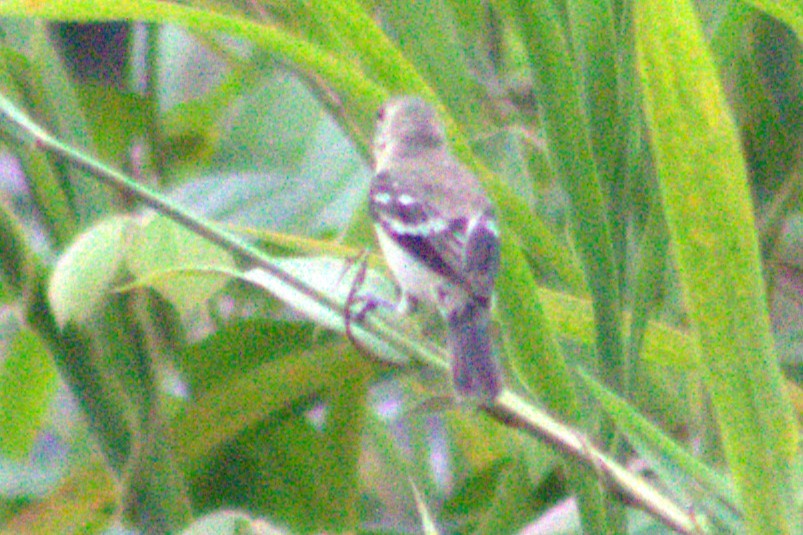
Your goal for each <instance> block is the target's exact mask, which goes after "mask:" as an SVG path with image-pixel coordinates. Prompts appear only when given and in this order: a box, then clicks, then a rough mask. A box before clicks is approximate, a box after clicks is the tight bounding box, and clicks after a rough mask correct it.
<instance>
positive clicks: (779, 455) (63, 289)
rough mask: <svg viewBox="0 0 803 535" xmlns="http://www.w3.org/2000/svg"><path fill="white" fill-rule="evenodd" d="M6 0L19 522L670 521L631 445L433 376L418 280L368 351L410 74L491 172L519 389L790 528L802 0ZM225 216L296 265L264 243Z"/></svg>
mask: <svg viewBox="0 0 803 535" xmlns="http://www.w3.org/2000/svg"><path fill="white" fill-rule="evenodd" d="M0 17H2V18H1V19H0V38H1V40H0V96H1V97H2V98H0V114H2V118H0V132H2V142H3V152H2V158H3V160H2V164H0V165H2V170H3V188H4V189H3V192H2V196H0V240H2V249H0V255H2V257H1V258H0V261H1V262H2V271H1V272H0V299H2V301H1V302H0V304H2V311H3V313H2V314H0V325H1V326H2V328H0V348H2V358H0V530H2V532H4V533H5V532H8V533H23V532H25V533H65V532H71V533H75V532H89V533H94V532H104V531H105V530H108V529H112V528H115V529H121V526H126V527H127V528H130V529H135V530H139V531H141V532H148V533H154V532H156V533H159V532H165V533H174V532H182V530H184V531H183V532H186V533H229V532H231V533H233V532H235V531H237V530H240V531H238V532H255V533H265V532H270V531H269V530H271V529H280V528H281V529H282V530H285V531H286V532H289V533H313V532H355V533H407V532H420V531H424V532H427V533H438V532H443V533H452V532H454V533H515V532H519V531H520V530H522V529H525V527H529V528H530V529H536V527H538V529H541V530H545V529H547V528H546V526H547V525H548V524H549V525H552V527H553V528H554V529H557V530H558V531H559V530H561V529H562V530H565V531H567V532H585V533H640V532H645V533H646V532H650V533H662V532H669V528H667V527H665V525H664V524H665V523H666V518H667V515H663V514H662V513H661V512H660V511H655V510H650V512H649V513H647V512H644V511H636V509H635V508H633V507H627V506H626V505H625V503H629V504H633V503H635V502H637V501H638V499H639V498H645V496H642V495H639V493H638V492H635V493H634V494H632V495H625V496H621V495H617V494H616V493H613V492H610V491H606V490H605V489H608V488H610V486H611V485H610V481H608V479H607V477H606V474H607V471H608V469H609V468H610V467H607V466H596V467H594V466H588V463H586V462H584V461H583V455H582V454H574V455H573V454H570V453H566V452H565V451H564V452H563V453H561V452H560V451H563V450H560V451H558V450H555V449H552V448H550V447H548V446H546V445H545V444H544V443H543V442H542V441H540V440H538V439H536V438H535V437H534V436H533V434H531V433H524V432H522V431H520V430H517V429H516V426H515V425H513V424H512V423H511V422H510V421H508V422H505V421H504V420H500V419H499V418H496V417H493V415H494V413H493V411H490V412H487V413H486V412H482V411H479V410H476V409H472V408H470V407H457V408H447V409H446V410H442V411H438V410H433V409H432V408H431V400H432V399H433V397H437V396H443V395H448V394H449V385H448V374H447V373H445V372H446V371H447V366H446V365H445V361H444V359H443V354H442V352H441V351H440V350H439V349H438V344H437V343H434V344H433V343H432V340H433V339H434V340H436V341H437V321H434V322H429V321H428V318H427V315H426V311H425V312H424V313H423V314H421V315H419V316H416V317H415V318H413V319H411V320H405V321H403V322H398V321H397V320H394V319H393V318H387V319H388V320H389V321H388V322H386V323H385V324H384V328H382V326H381V325H380V326H378V327H376V326H374V325H373V323H371V326H370V328H369V331H370V333H373V334H375V335H376V336H375V337H374V338H372V339H371V340H373V341H372V342H371V343H368V344H367V345H366V348H367V350H368V353H370V354H371V357H369V356H368V355H365V354H362V353H360V352H359V351H357V349H356V348H355V347H354V346H353V344H351V343H350V342H349V341H347V340H346V338H345V337H344V336H343V335H342V317H341V310H342V308H341V307H339V306H338V303H342V299H343V293H344V289H343V284H342V282H343V281H342V280H341V275H342V273H343V271H344V267H347V263H344V262H343V259H344V258H348V257H353V256H354V255H356V254H357V253H359V252H360V251H361V250H363V249H364V248H365V247H367V246H369V245H371V244H372V240H373V237H372V234H371V226H370V221H369V220H368V217H367V212H366V203H365V193H366V190H367V185H368V181H369V179H370V140H371V135H372V130H373V117H374V114H375V112H376V110H377V108H378V107H379V106H380V105H381V103H382V102H383V101H384V100H385V99H386V98H387V97H388V96H389V95H392V94H419V95H422V96H424V97H425V98H427V99H429V100H431V101H432V102H433V103H436V105H437V106H438V108H439V111H440V113H441V115H442V117H443V118H444V121H445V123H446V125H447V129H448V131H449V137H450V142H451V143H452V146H453V147H454V150H455V152H456V153H457V154H458V156H459V157H460V158H461V159H462V160H463V161H464V162H465V163H466V164H467V165H469V166H470V167H471V168H472V169H473V170H474V171H475V172H476V173H477V174H478V175H479V176H480V177H481V180H482V181H483V183H484V184H485V185H486V187H487V189H488V191H489V193H490V194H491V196H492V198H493V200H494V202H495V204H496V206H497V211H498V215H499V217H500V220H501V223H502V229H503V235H504V243H503V266H502V271H501V274H500V278H499V282H498V288H497V290H498V291H497V302H496V306H495V320H496V324H497V330H498V334H499V337H498V338H499V348H500V354H502V355H503V357H504V362H505V367H506V369H507V376H508V383H509V384H508V386H509V388H510V392H511V393H512V392H515V393H516V394H517V396H516V397H508V396H507V393H506V397H504V399H501V400H500V402H499V405H500V406H501V407H512V412H513V414H514V416H522V415H523V414H525V413H526V412H527V411H528V410H530V409H534V408H536V407H539V408H541V409H543V410H545V411H546V412H548V413H549V414H551V415H553V416H554V417H555V418H557V419H558V420H560V421H561V422H562V423H564V424H566V425H567V426H569V427H570V428H572V429H574V430H575V432H573V433H568V434H566V435H565V438H566V439H567V441H571V440H572V439H573V438H577V437H582V440H588V441H589V444H590V443H591V442H593V443H594V444H595V445H596V446H598V447H600V448H601V449H603V450H604V451H606V452H608V453H609V455H610V458H611V459H613V460H614V461H612V462H615V463H617V464H616V466H619V463H621V464H623V465H624V464H627V462H626V461H627V460H631V461H632V459H634V458H635V457H638V458H640V459H641V460H642V461H646V462H647V463H649V467H650V470H651V472H652V479H651V482H652V483H651V484H652V485H653V487H654V488H655V489H656V490H657V492H658V493H659V494H661V495H663V496H665V497H666V498H667V499H668V500H670V501H671V502H673V503H674V504H677V505H678V506H679V507H680V509H681V510H684V511H686V512H687V520H689V522H690V523H691V525H692V528H689V530H688V531H689V532H691V531H693V530H699V531H703V532H723V533H730V532H738V533H742V532H747V533H789V534H794V533H799V532H800V529H801V511H802V510H803V491H802V490H801V488H802V487H801V481H803V477H802V476H801V474H802V473H803V472H802V471H801V462H800V459H801V455H800V450H799V436H800V428H799V415H800V411H801V406H803V401H801V400H803V395H801V391H800V383H801V381H802V380H803V374H802V373H801V354H803V346H801V344H800V341H799V340H800V332H801V327H802V325H801V324H802V323H803V322H801V320H800V318H801V317H803V314H801V309H803V294H801V291H800V288H801V286H803V284H801V275H800V274H801V273H803V254H801V246H802V244H803V218H801V203H800V198H801V196H800V191H801V187H800V185H801V178H800V171H801V165H800V164H801V147H803V143H801V133H803V104H802V103H803V100H802V99H801V88H802V87H803V84H801V82H802V81H803V77H802V71H801V67H802V66H803V65H802V64H801V57H802V56H801V36H803V9H801V7H800V5H799V4H798V3H796V2H793V1H783V0H779V1H774V2H773V1H770V0H764V1H760V0H754V1H751V2H741V1H731V2H706V1H703V2H699V3H698V4H694V5H692V4H691V3H689V2H687V1H676V0H671V1H670V0H663V1H662V0H649V1H642V2H633V3H630V2H605V1H603V2H600V1H596V0H595V1H591V0H589V1H577V2H565V3H563V2H550V1H549V0H543V1H524V0H521V1H519V0H509V1H504V0H502V1H480V0H476V1H468V2H463V1H460V2H457V1H450V0H431V1H427V2H409V3H408V2H393V1H387V2H385V1H377V2H370V1H359V0H321V1H318V2H271V1H266V2H259V1H242V2H229V3H224V2H214V1H213V2H185V3H182V4H172V3H166V2H149V1H142V2H130V3H120V2H113V1H102V0H92V1H83V2H71V1H67V0H62V1H44V0H42V1H35V0H25V1H14V0H7V1H5V2H2V3H0ZM109 21H122V22H121V23H119V24H117V25H116V26H115V27H114V32H113V34H114V35H115V36H117V38H118V40H117V42H116V43H114V42H113V43H112V44H108V43H107V44H106V46H109V47H110V48H109V49H108V50H107V51H106V52H105V53H101V51H100V49H99V47H98V46H96V45H99V44H100V43H101V42H102V41H100V40H99V39H96V40H95V41H91V42H90V43H89V44H86V45H84V46H83V47H79V48H81V49H82V50H83V51H84V52H86V51H94V52H96V53H97V56H96V57H94V60H98V59H100V58H104V57H105V58H106V59H108V58H110V57H112V56H113V55H114V54H115V53H121V56H120V61H119V63H117V64H116V65H117V66H118V67H120V68H119V69H117V70H116V69H115V68H114V66H113V67H112V68H111V70H107V71H104V70H102V69H103V65H100V66H97V65H96V68H95V69H90V70H89V71H87V70H85V69H77V68H76V65H75V55H74V53H75V51H73V52H70V47H69V44H70V43H74V42H76V41H75V40H76V37H75V35H74V34H72V33H71V32H72V31H74V29H75V27H74V26H70V25H67V24H56V23H57V22H60V23H67V22H70V23H74V22H82V23H97V22H109ZM90 61H92V58H90ZM99 69H100V70H99ZM86 72H94V74H90V75H86ZM98 73H102V74H98ZM104 165H106V166H108V168H110V169H111V171H110V170H109V169H107V168H106V167H103V166H104ZM114 170H117V171H122V172H123V173H124V174H125V177H128V180H130V181H131V183H135V184H139V185H140V186H145V187H146V188H148V189H149V190H152V191H155V192H158V198H160V199H165V200H166V202H167V203H168V206H181V207H184V208H186V209H187V210H189V211H190V212H192V213H195V214H197V215H199V216H202V217H203V218H205V219H206V220H210V221H213V222H218V223H222V224H225V225H226V226H225V227H224V230H220V227H212V228H207V227H205V226H204V224H203V223H199V224H190V225H189V226H186V225H184V226H181V225H177V224H176V223H175V222H172V221H171V220H169V219H167V218H165V217H164V215H171V214H174V212H170V210H157V211H161V212H162V215H161V216H157V215H156V213H154V211H153V210H146V209H145V208H144V207H143V206H142V204H141V203H139V200H140V199H141V198H142V197H141V196H139V194H138V193H136V192H137V191H139V190H138V189H137V188H136V187H135V186H132V185H130V184H129V185H126V183H125V182H123V183H122V185H119V183H118V186H117V188H116V189H113V188H109V187H108V186H107V185H104V184H108V183H109V182H110V179H109V177H110V176H116V175H114ZM125 177H123V180H125ZM111 181H112V182H113V180H111ZM168 212H169V213H168ZM232 230H233V231H236V232H241V233H247V234H248V235H249V236H250V237H251V238H252V239H253V240H255V241H256V243H257V245H258V246H259V248H260V249H262V250H263V251H265V254H266V255H268V257H269V261H266V265H267V266H268V267H270V266H273V265H275V266H278V268H280V269H281V270H282V273H287V274H289V279H285V278H282V277H277V276H276V275H275V274H271V273H272V272H270V270H269V269H268V275H267V276H265V275H264V273H263V274H262V275H259V274H255V272H253V271H248V270H249V269H250V268H251V266H252V264H253V262H252V261H253V260H254V257H253V256H249V255H248V254H245V258H244V257H243V255H238V254H234V253H232V247H228V248H227V249H226V248H222V247H221V242H226V240H227V239H228V238H227V236H228V234H226V232H228V231H232ZM199 233H200V234H202V235H203V236H205V237H206V238H210V237H212V238H213V239H214V240H216V244H213V243H211V242H210V241H209V240H208V239H205V238H202V237H200V236H199ZM218 238H219V239H218ZM223 245H225V243H223ZM233 249H234V250H235V251H238V249H237V247H234V248H233ZM369 264H370V266H371V270H370V276H369V283H368V286H369V287H370V288H371V289H374V290H376V291H387V286H388V284H387V281H386V280H384V279H382V278H381V277H380V275H381V274H382V273H383V270H382V263H381V259H378V258H373V257H372V258H371V259H370V261H369ZM259 265H262V264H259ZM346 278H347V279H348V277H346ZM297 281H303V283H304V288H311V289H312V292H311V293H310V292H306V291H298V288H299V286H297V285H296V283H297ZM338 281H340V282H341V284H338ZM347 290H348V288H346V290H345V291H347ZM288 307H289V308H288ZM290 309H293V310H295V311H298V312H301V313H302V315H301V316H299V315H296V314H295V313H291V312H290ZM303 318H310V319H309V320H306V319H303ZM419 320H420V321H419ZM429 323H434V324H435V325H434V326H433V325H429ZM360 332H361V333H363V331H360ZM363 334H364V333H363ZM363 334H360V336H363ZM366 336H367V335H366ZM361 340H362V338H361ZM67 392H69V394H67ZM511 400H514V401H511ZM422 403H423V404H424V405H422ZM517 404H518V405H517ZM422 407H423V408H422ZM79 415H80V416H79ZM514 422H515V420H514ZM612 466H613V465H612ZM629 466H630V467H631V468H632V469H633V470H634V471H635V470H637V468H638V464H637V463H633V462H631V463H630V464H629ZM570 496H574V497H575V498H576V499H577V504H578V505H579V509H578V511H579V512H576V511H575V510H573V509H571V508H570V507H568V506H567V504H566V502H565V501H563V500H564V499H565V498H567V497H570ZM622 498H624V499H622ZM645 499H646V498H645ZM639 503H640V502H639ZM651 503H654V502H651ZM556 518H557V519H558V521H557V523H558V525H559V527H558V528H555V523H556V520H555V519H556ZM550 523H551V524H550Z"/></svg>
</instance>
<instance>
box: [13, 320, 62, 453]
mask: <svg viewBox="0 0 803 535" xmlns="http://www.w3.org/2000/svg"><path fill="white" fill-rule="evenodd" d="M57 379H58V376H57V374H56V368H55V366H54V365H53V360H52V359H51V358H50V354H49V353H48V351H47V349H46V348H45V345H44V343H43V342H42V340H41V339H40V338H39V337H38V336H37V335H36V333H34V332H33V331H31V330H29V329H27V328H23V329H21V330H20V331H18V332H17V333H16V334H15V335H14V338H13V339H12V341H11V344H10V345H9V347H8V351H7V352H6V354H5V358H4V359H2V360H0V454H3V455H6V456H8V457H9V458H11V459H12V460H22V459H24V458H25V457H26V456H27V455H29V454H30V452H31V448H32V447H33V444H34V441H35V440H36V438H37V436H38V434H39V431H40V429H41V427H42V422H43V421H44V418H45V415H46V414H47V410H48V408H49V407H50V403H51V402H52V401H53V395H54V394H55V391H56V385H57V384H58V381H57Z"/></svg>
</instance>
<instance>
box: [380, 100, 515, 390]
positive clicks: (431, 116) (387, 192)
mask: <svg viewBox="0 0 803 535" xmlns="http://www.w3.org/2000/svg"><path fill="white" fill-rule="evenodd" d="M373 157H374V175H373V178H372V180H371V186H370V190H369V204H370V213H371V217H372V219H373V221H374V228H375V230H376V234H377V238H378V242H379V245H380V248H381V250H382V253H383V255H384V257H385V261H386V263H387V265H388V268H389V269H390V271H391V273H392V274H393V276H394V278H395V279H396V282H397V283H398V286H399V288H400V290H401V298H400V300H399V303H398V304H397V308H398V310H399V311H400V312H407V311H409V310H410V309H411V307H412V306H414V305H415V303H417V302H418V300H424V301H429V302H431V303H433V304H434V305H435V307H436V308H437V309H438V310H439V312H440V313H441V315H442V316H443V317H444V319H445V322H446V324H447V331H448V344H449V350H450V353H451V356H452V383H453V386H454V389H455V391H456V393H457V395H458V396H459V397H460V398H469V399H475V400H478V401H480V402H491V401H493V400H494V399H495V398H496V397H497V396H498V395H499V393H500V392H501V390H502V388H503V381H502V374H501V370H500V364H499V362H498V359H497V357H496V355H495V352H494V345H493V340H492V337H491V333H490V313H491V303H492V297H493V291H494V285H495V281H496V276H497V273H498V271H499V264H500V241H499V227H498V224H497V220H496V217H495V215H494V210H493V206H492V205H491V202H490V201H489V199H488V196H487V194H486V192H485V191H484V189H483V188H482V186H481V185H480V183H479V181H478V180H477V178H476V177H475V176H474V175H473V174H472V173H471V172H470V171H469V170H468V169H467V168H466V167H464V166H463V165H462V164H461V163H460V162H459V161H458V160H457V159H456V158H455V157H454V156H453V155H452V153H451V152H450V150H449V147H448V145H447V142H446V136H445V132H444V128H443V125H442V123H441V122H440V121H439V118H438V116H437V113H436V111H435V109H434V107H433V106H432V105H430V104H429V103H428V102H426V101H425V100H423V99H421V98H419V97H416V96H400V97H394V98H391V99H390V100H388V101H387V102H386V103H385V104H384V105H383V106H382V107H381V108H380V109H379V111H378V112H377V123H376V132H375V136H374V143H373Z"/></svg>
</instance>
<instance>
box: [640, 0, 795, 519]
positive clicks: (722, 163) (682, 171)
mask: <svg viewBox="0 0 803 535" xmlns="http://www.w3.org/2000/svg"><path fill="white" fill-rule="evenodd" d="M635 24H636V42H637V52H638V60H639V69H640V73H641V80H642V86H643V100H644V107H645V108H646V112H647V120H648V125H649V128H650V135H651V141H652V143H651V146H652V151H653V154H654V157H655V162H656V167H657V170H658V175H659V179H660V186H661V193H662V197H663V205H664V209H665V211H666V215H667V221H668V226H669V231H670V236H671V238H672V245H673V254H674V258H675V262H676V264H677V266H678V272H679V276H680V280H681V285H682V287H683V290H684V297H685V300H686V303H687V306H688V310H689V317H690V319H691V323H692V327H693V330H694V334H695V336H696V339H697V340H696V341H697V344H698V345H699V348H700V363H701V371H702V378H703V381H704V382H705V385H706V387H707V388H708V391H709V393H710V395H711V401H712V403H713V406H714V410H715V414H716V417H717V421H718V424H719V430H720V434H721V440H722V446H723V449H724V452H725V455H726V458H727V461H728V465H729V467H730V470H731V471H732V473H733V478H734V482H735V484H736V488H737V493H738V495H739V497H740V500H741V503H742V506H743V508H744V512H745V520H746V524H747V526H748V530H749V532H751V533H766V532H768V531H771V532H775V533H797V532H799V529H798V528H799V522H800V517H799V515H797V514H795V513H794V510H795V509H794V498H793V496H794V493H793V489H794V485H793V484H792V480H791V474H790V462H791V459H792V458H793V457H794V456H795V453H796V451H797V449H798V440H799V439H798V430H797V424H796V422H795V418H794V412H793V410H792V406H791V404H790V402H789V399H788V397H787V395H786V393H785V389H784V385H783V378H782V375H781V372H780V368H779V366H778V363H777V360H776V355H775V352H774V349H773V343H774V342H773V339H772V335H771V332H770V322H769V316H768V313H767V300H766V295H765V293H764V282H763V279H762V276H761V262H760V254H759V247H758V241H757V237H756V229H755V220H754V217H753V210H754V208H753V206H752V204H751V202H750V199H751V194H750V189H749V187H748V183H747V174H746V169H745V162H744V159H743V156H742V153H741V150H740V144H739V139H738V136H737V133H736V128H735V125H734V120H733V117H732V116H731V113H730V111H729V109H728V107H727V102H726V99H725V95H724V93H723V90H722V88H721V87H720V83H719V80H718V77H717V71H716V69H715V67H714V64H713V61H712V59H711V55H710V52H709V50H708V48H707V47H706V46H705V42H704V39H703V33H702V29H701V28H700V26H699V22H698V21H697V19H696V15H695V12H694V8H693V6H692V5H691V4H690V3H688V2H686V1H678V0H672V1H664V0H652V1H644V2H638V3H637V4H635ZM796 526H797V527H796Z"/></svg>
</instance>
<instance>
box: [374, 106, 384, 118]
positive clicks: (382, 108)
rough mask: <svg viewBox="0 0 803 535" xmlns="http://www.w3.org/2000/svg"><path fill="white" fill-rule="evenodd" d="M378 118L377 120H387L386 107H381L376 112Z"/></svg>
mask: <svg viewBox="0 0 803 535" xmlns="http://www.w3.org/2000/svg"><path fill="white" fill-rule="evenodd" d="M376 120H377V121H384V120H385V107H384V106H382V107H380V108H379V109H378V110H377V112H376Z"/></svg>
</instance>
